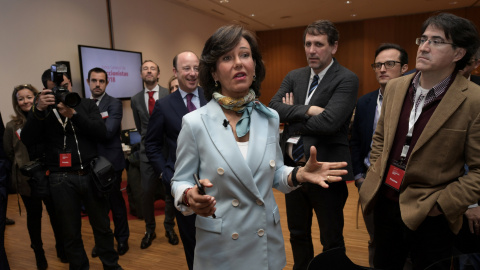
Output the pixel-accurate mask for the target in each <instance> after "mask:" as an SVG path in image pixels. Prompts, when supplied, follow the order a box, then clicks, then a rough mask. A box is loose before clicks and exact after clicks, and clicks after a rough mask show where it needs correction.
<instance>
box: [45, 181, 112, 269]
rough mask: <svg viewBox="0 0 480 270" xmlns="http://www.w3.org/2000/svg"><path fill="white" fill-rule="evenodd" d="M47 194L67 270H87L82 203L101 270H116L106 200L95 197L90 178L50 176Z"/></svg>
mask: <svg viewBox="0 0 480 270" xmlns="http://www.w3.org/2000/svg"><path fill="white" fill-rule="evenodd" d="M49 182H50V191H51V193H52V199H53V202H54V205H55V210H56V212H57V215H58V217H59V220H60V224H61V225H62V229H63V239H64V242H65V253H66V255H67V258H68V261H69V263H70V269H89V263H88V258H87V254H86V253H85V249H84V247H83V241H82V235H81V227H82V221H81V216H80V207H81V203H82V202H83V204H84V206H85V208H86V210H87V213H88V217H89V221H90V225H91V226H92V230H93V236H94V238H95V247H96V250H97V254H98V256H99V257H100V260H101V261H102V263H103V267H104V269H116V268H118V267H119V266H118V254H117V252H116V251H115V249H114V248H113V233H112V230H111V229H110V219H109V218H108V211H109V204H108V201H107V198H106V197H97V195H96V194H95V190H94V189H95V188H96V187H95V186H94V184H93V183H92V179H91V174H86V175H82V176H80V175H74V174H67V173H52V174H50V177H49Z"/></svg>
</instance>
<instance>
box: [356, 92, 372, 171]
mask: <svg viewBox="0 0 480 270" xmlns="http://www.w3.org/2000/svg"><path fill="white" fill-rule="evenodd" d="M377 99H378V89H377V90H376V91H373V92H370V93H368V94H366V95H363V96H362V97H360V98H359V99H358V102H357V108H356V109H355V117H354V119H353V125H352V137H351V139H350V147H351V151H352V165H353V174H354V175H357V174H360V173H366V172H367V168H366V167H365V165H364V162H363V161H364V160H365V157H366V156H367V155H368V152H369V151H370V149H371V143H372V137H373V132H374V127H373V122H374V121H375V111H376V109H377Z"/></svg>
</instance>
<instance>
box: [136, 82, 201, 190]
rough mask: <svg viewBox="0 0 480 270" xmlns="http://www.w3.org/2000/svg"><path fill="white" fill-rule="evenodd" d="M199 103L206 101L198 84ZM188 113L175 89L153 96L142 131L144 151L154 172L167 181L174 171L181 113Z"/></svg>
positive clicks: (180, 126)
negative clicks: (168, 93)
mask: <svg viewBox="0 0 480 270" xmlns="http://www.w3.org/2000/svg"><path fill="white" fill-rule="evenodd" d="M198 96H199V99H200V106H204V105H205V104H207V100H206V99H205V95H204V93H203V89H202V88H201V87H198ZM187 113H188V109H187V107H186V106H185V102H184V101H183V99H182V95H181V93H180V92H179V91H175V92H173V93H172V94H170V95H168V96H166V97H164V98H162V99H159V100H157V102H155V107H154V109H153V113H152V116H151V117H150V121H149V123H148V129H147V134H146V135H145V152H146V154H147V157H148V160H149V161H150V164H151V165H152V167H153V170H154V171H155V173H157V174H158V175H160V174H161V173H163V175H162V180H163V181H164V182H166V183H168V184H170V181H171V179H172V177H173V172H174V171H175V161H176V160H177V158H176V155H175V153H176V151H177V138H178V134H179V133H180V129H181V128H182V117H183V116H184V115H185V114H187Z"/></svg>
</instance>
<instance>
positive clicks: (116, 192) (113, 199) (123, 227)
mask: <svg viewBox="0 0 480 270" xmlns="http://www.w3.org/2000/svg"><path fill="white" fill-rule="evenodd" d="M122 172H123V170H122V171H116V172H115V182H114V184H113V188H112V191H111V192H110V193H109V194H108V201H109V203H110V210H112V218H113V224H114V225H115V230H114V232H113V235H114V236H115V239H117V243H124V242H127V241H128V237H129V236H130V229H129V227H128V218H127V206H126V205H125V200H124V199H123V195H122V191H121V190H120V185H121V184H122Z"/></svg>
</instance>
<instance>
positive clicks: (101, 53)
mask: <svg viewBox="0 0 480 270" xmlns="http://www.w3.org/2000/svg"><path fill="white" fill-rule="evenodd" d="M78 54H79V57H80V71H81V78H82V87H83V95H84V97H85V98H90V96H91V93H90V88H89V86H88V83H87V78H88V71H89V70H90V69H92V68H94V67H100V68H103V69H104V70H105V71H106V72H107V75H108V81H109V83H108V86H107V90H106V92H107V93H108V94H109V95H110V96H113V97H116V98H119V99H130V98H131V97H132V96H133V95H135V94H136V93H138V92H139V91H140V90H142V89H143V82H142V78H141V77H140V68H141V66H142V53H140V52H133V51H123V50H113V49H107V48H99V47H91V46H85V45H78Z"/></svg>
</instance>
